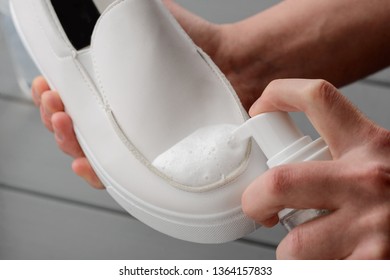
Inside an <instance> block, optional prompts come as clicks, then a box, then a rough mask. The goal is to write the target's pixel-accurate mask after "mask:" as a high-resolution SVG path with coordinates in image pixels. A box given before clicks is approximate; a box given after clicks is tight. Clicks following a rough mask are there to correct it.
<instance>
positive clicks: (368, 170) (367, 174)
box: [357, 161, 390, 196]
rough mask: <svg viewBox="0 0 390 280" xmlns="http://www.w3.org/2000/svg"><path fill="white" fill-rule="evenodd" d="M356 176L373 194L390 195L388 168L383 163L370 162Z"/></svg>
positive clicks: (389, 171)
mask: <svg viewBox="0 0 390 280" xmlns="http://www.w3.org/2000/svg"><path fill="white" fill-rule="evenodd" d="M357 177H358V179H359V180H360V181H362V182H364V185H365V186H367V187H368V191H369V192H372V194H373V195H376V196H378V195H379V196H389V195H390V194H389V192H390V168H389V167H388V166H387V165H386V164H385V163H383V162H381V161H377V162H370V163H368V164H366V166H365V167H364V168H363V170H361V171H360V172H359V173H358V174H357Z"/></svg>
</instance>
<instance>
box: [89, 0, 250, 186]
mask: <svg viewBox="0 0 390 280" xmlns="http://www.w3.org/2000/svg"><path fill="white" fill-rule="evenodd" d="M126 1H127V0H117V1H116V2H113V3H112V4H111V5H110V6H109V7H108V8H107V9H106V10H105V11H104V12H103V13H102V15H101V16H100V18H99V20H98V22H97V23H96V26H95V30H94V31H97V30H99V25H100V23H101V21H102V20H103V18H104V17H105V15H106V14H108V13H109V12H110V11H111V10H112V9H113V8H114V7H117V6H119V5H121V4H124V3H125V2H126ZM183 32H184V31H183ZM96 34H97V32H94V33H93V35H92V40H91V42H92V43H91V50H92V51H91V57H92V64H93V68H94V71H95V77H96V80H97V86H98V88H96V91H98V92H99V95H100V97H101V98H102V102H103V104H104V107H105V112H106V114H107V117H108V119H109V121H110V122H111V125H112V127H113V128H114V130H115V132H116V134H117V135H118V137H119V139H120V140H121V141H122V143H123V144H124V145H125V146H126V147H127V149H128V150H129V151H130V152H131V153H132V154H133V155H134V157H135V158H136V159H137V160H138V161H140V162H141V163H142V164H143V165H144V166H146V167H147V168H148V169H149V170H150V171H152V172H153V173H155V174H156V175H158V176H159V177H161V178H162V179H164V180H165V181H167V182H168V183H169V184H170V185H171V186H173V187H176V188H179V189H182V190H185V191H188V192H193V193H200V192H206V191H210V190H213V189H217V188H220V187H222V186H225V185H227V184H229V183H231V182H234V181H235V180H236V179H237V178H238V177H239V176H240V175H241V174H243V173H244V172H245V170H246V169H247V166H248V161H249V156H250V153H251V149H252V147H251V143H248V146H247V150H246V154H245V157H244V159H243V160H242V162H241V163H240V165H239V166H238V167H237V168H236V169H235V170H234V171H232V172H231V173H230V174H229V175H228V176H227V177H226V178H225V179H224V180H223V181H222V182H220V181H217V182H214V183H212V184H208V185H204V186H199V187H197V186H189V185H184V184H181V183H179V182H177V181H174V180H172V178H169V177H168V176H166V175H165V174H164V173H162V172H161V171H160V170H158V169H157V168H156V167H154V166H153V165H152V164H151V162H150V161H149V160H148V159H147V158H146V157H145V156H144V155H143V153H142V152H141V151H140V150H139V149H138V148H137V147H136V146H135V145H134V144H133V142H132V141H131V140H130V138H129V137H128V136H127V135H126V133H125V131H124V129H123V128H122V127H121V125H120V124H119V122H118V120H117V118H116V117H115V114H114V112H113V111H112V110H111V106H110V104H109V102H108V98H107V95H106V93H105V90H104V87H103V83H102V80H101V77H100V72H99V71H98V67H97V62H96V58H95V55H94V52H93V42H94V37H95V36H97V35H96ZM186 36H188V35H186ZM188 38H189V37H188ZM191 42H192V41H191ZM192 44H193V43H192ZM193 46H194V47H195V50H196V48H197V47H196V45H194V44H193ZM202 57H203V56H202ZM205 61H206V62H207V64H208V65H209V66H210V62H208V61H207V60H205ZM211 69H212V71H213V73H214V74H215V75H216V76H217V77H218V74H217V72H216V71H215V70H214V69H213V67H211ZM219 74H220V73H219ZM219 79H220V81H222V82H223V85H224V86H225V87H226V86H227V84H226V81H224V80H223V79H221V78H219ZM227 89H228V91H229V93H230V94H231V95H230V96H233V94H232V88H231V87H230V88H229V87H227ZM235 102H236V104H239V103H237V100H235ZM240 114H241V116H242V117H243V118H245V117H244V114H243V112H242V111H240Z"/></svg>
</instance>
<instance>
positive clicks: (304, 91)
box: [250, 79, 373, 158]
mask: <svg viewBox="0 0 390 280" xmlns="http://www.w3.org/2000/svg"><path fill="white" fill-rule="evenodd" d="M271 111H302V112H305V113H306V115H307V116H308V118H309V120H310V121H311V122H312V123H313V125H314V127H315V128H316V129H317V131H318V132H319V133H320V135H321V136H322V137H323V138H324V140H325V141H326V142H327V143H328V145H329V146H330V149H331V152H332V155H333V157H334V158H338V157H339V156H340V155H341V153H343V152H345V151H347V150H348V149H350V148H351V147H353V146H355V145H361V144H362V143H361V141H362V139H363V137H359V135H362V136H363V135H367V133H368V131H367V130H368V129H372V127H373V125H372V123H371V122H370V121H369V120H368V119H367V118H365V117H364V116H363V115H362V114H361V113H360V112H359V111H358V110H357V109H356V108H355V107H354V106H353V105H352V104H351V103H350V102H349V101H348V99H347V98H346V97H344V96H343V95H342V94H341V93H340V92H339V91H338V90H337V89H336V88H335V87H334V86H333V85H331V84H330V83H328V82H326V81H323V80H303V79H285V80H276V81H274V82H272V83H270V84H269V85H268V87H267V88H266V89H265V90H264V93H263V95H262V96H261V97H260V98H259V99H258V100H257V101H256V103H255V104H254V105H253V106H252V108H251V109H250V114H251V115H252V116H254V115H257V114H260V113H263V112H271ZM367 124H369V125H367ZM351 135H353V136H354V137H351Z"/></svg>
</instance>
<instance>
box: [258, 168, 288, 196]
mask: <svg viewBox="0 0 390 280" xmlns="http://www.w3.org/2000/svg"><path fill="white" fill-rule="evenodd" d="M265 183H266V185H267V188H268V190H269V192H270V193H271V195H273V196H282V195H285V194H287V193H288V192H289V190H290V188H291V184H292V172H291V171H290V170H289V169H288V168H287V167H284V166H278V167H276V168H273V169H271V170H269V171H268V174H267V176H266V178H265Z"/></svg>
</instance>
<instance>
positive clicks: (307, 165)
mask: <svg viewBox="0 0 390 280" xmlns="http://www.w3.org/2000/svg"><path fill="white" fill-rule="evenodd" d="M341 169H343V170H342V171H343V174H341V172H340V170H341ZM348 172H349V171H348V170H347V169H346V168H344V167H341V164H340V163H338V162H335V161H311V162H302V163H295V164H290V165H283V166H279V167H276V168H273V169H270V170H269V171H267V172H265V173H264V174H263V175H262V176H260V177H258V178H257V179H256V180H255V181H254V182H253V183H252V184H251V185H250V186H249V187H248V188H247V189H246V190H245V192H244V194H243V196H242V207H243V211H244V212H245V213H246V214H247V215H248V216H249V217H251V218H252V219H254V220H255V221H256V222H258V223H261V224H264V225H266V226H267V225H269V223H270V222H271V221H272V222H275V217H276V215H277V213H278V212H279V211H281V210H282V209H285V208H294V209H310V208H313V209H328V210H335V209H338V208H340V207H341V206H342V205H344V203H345V201H347V200H346V199H347V198H348V197H350V196H351V195H352V194H351V193H350V191H349V190H350V189H351V188H353V185H354V184H351V186H348V185H346V181H347V180H346V179H345V178H347V177H348V176H347V175H346V174H347V173H348ZM351 172H352V171H351ZM351 174H352V173H351ZM342 178H343V180H342ZM341 182H342V183H341ZM302 206H304V207H302ZM270 219H271V221H270ZM271 225H272V224H271Z"/></svg>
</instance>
